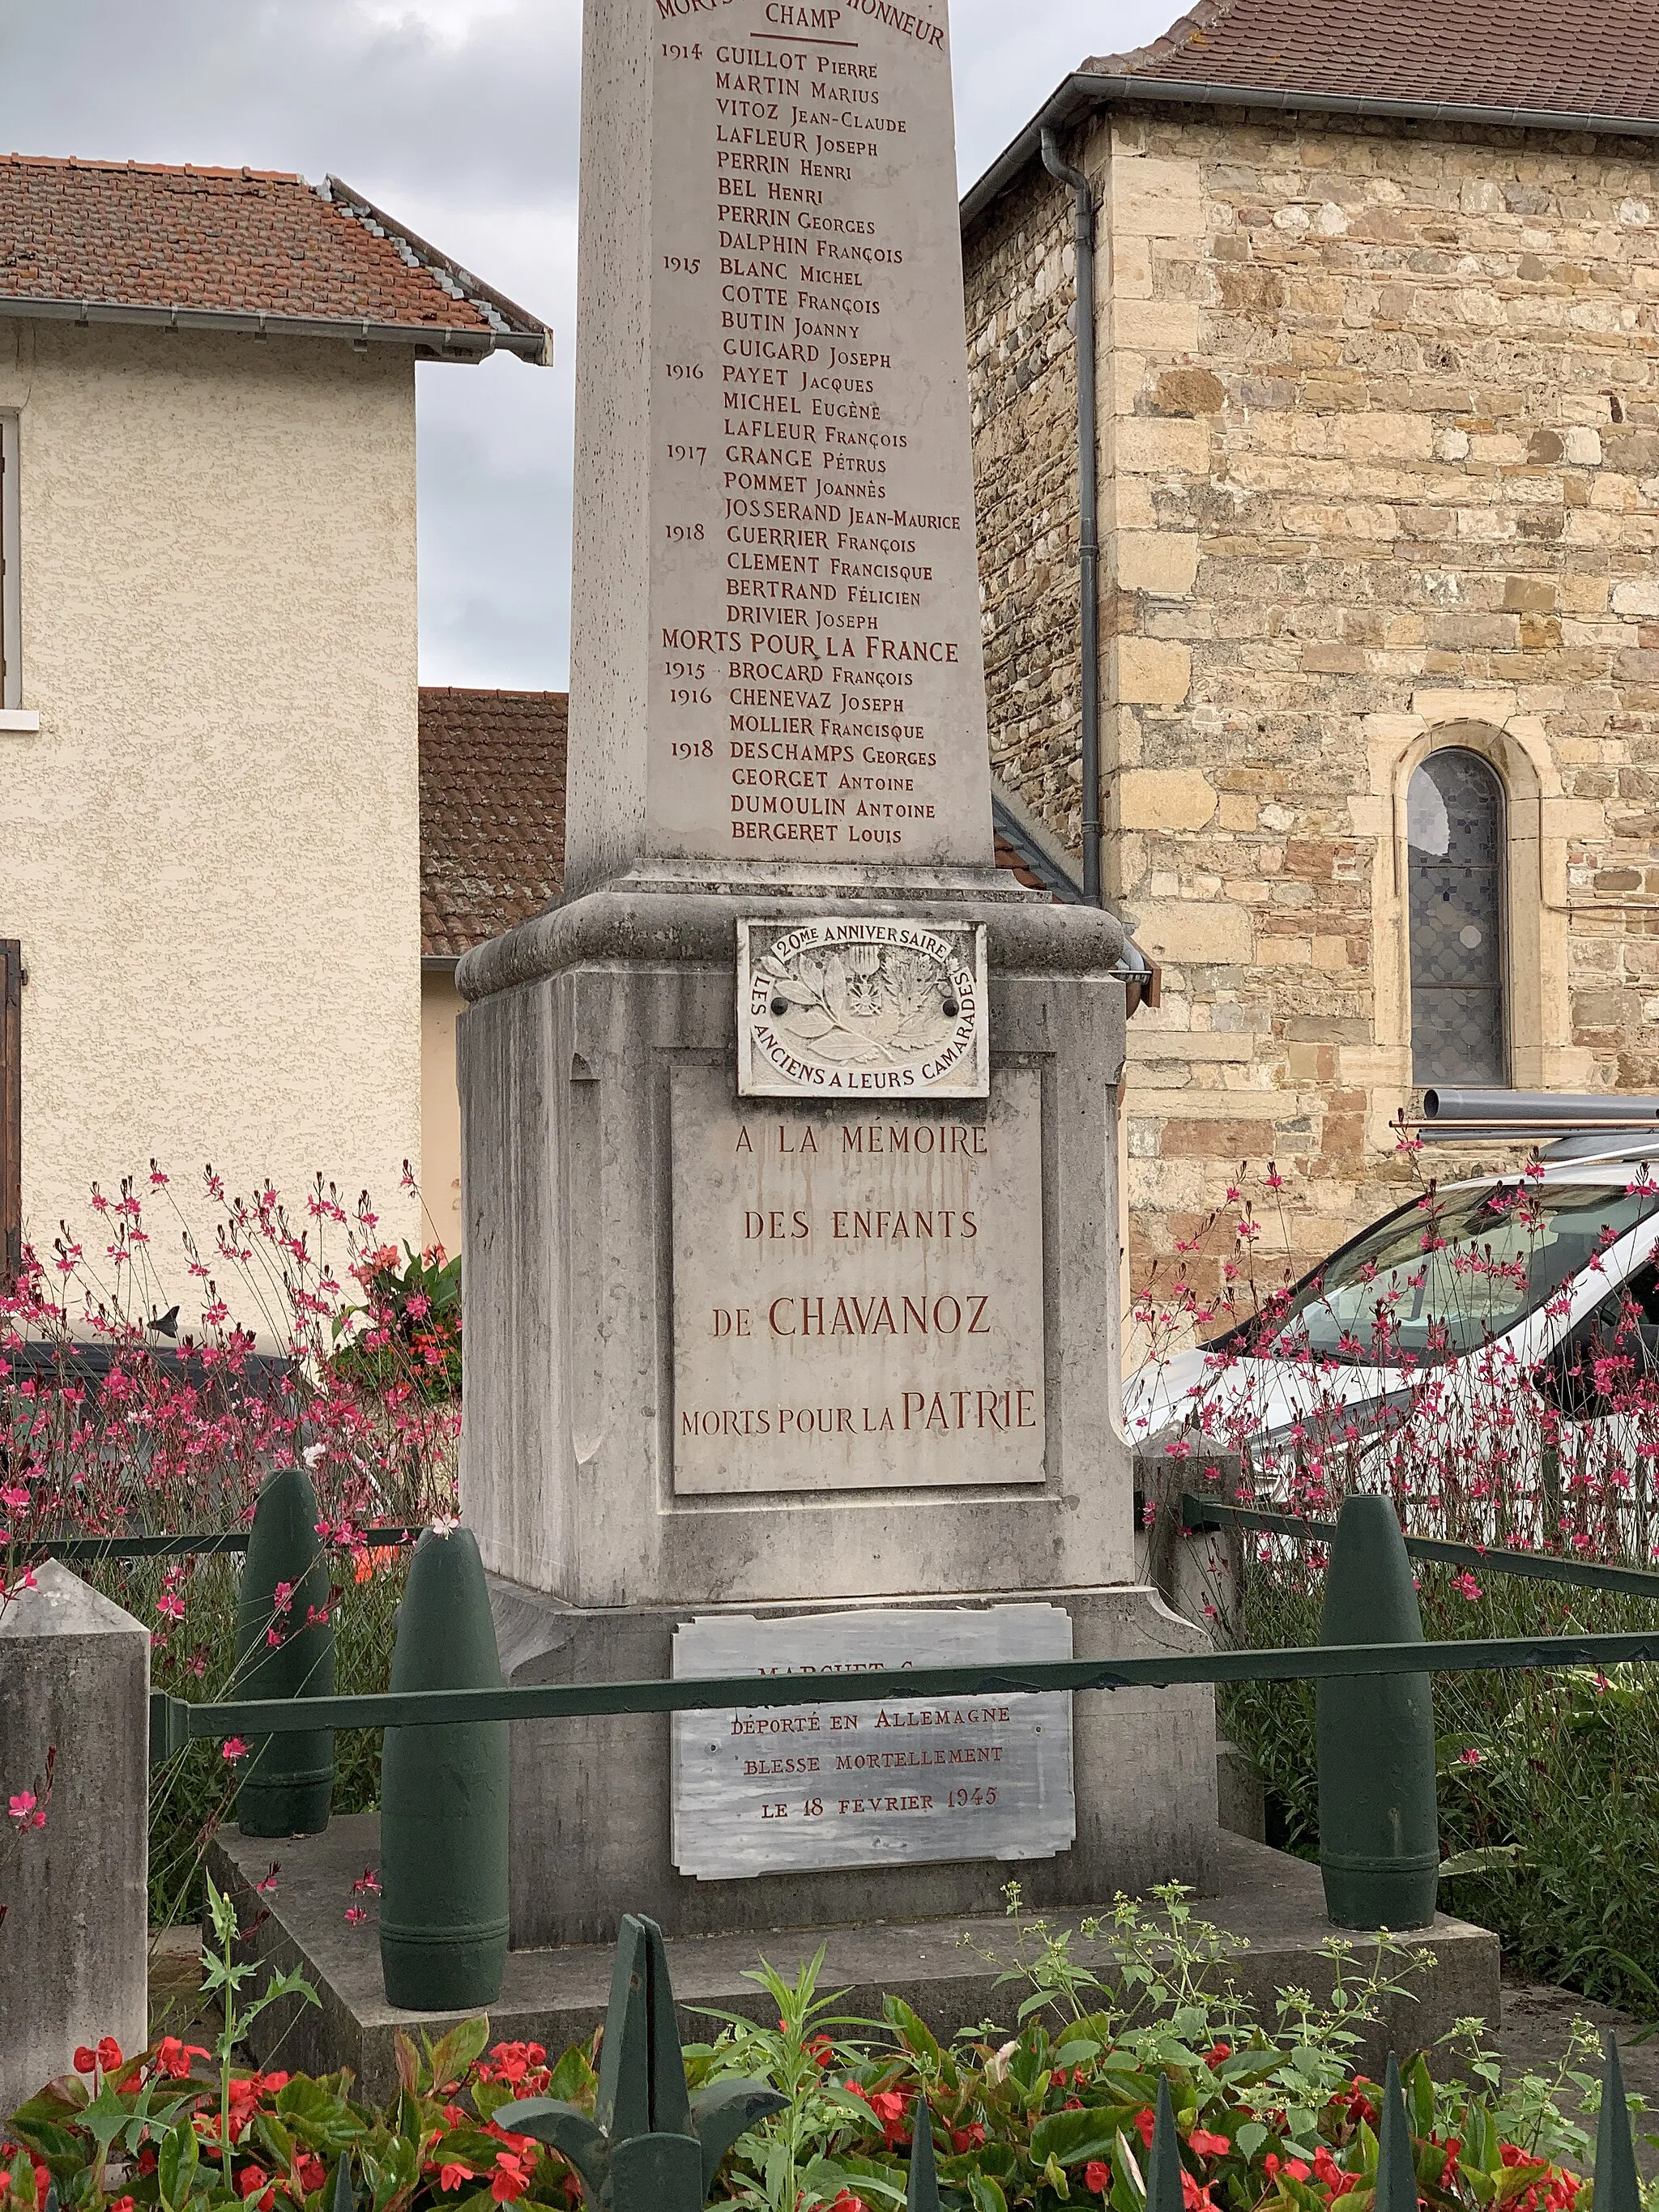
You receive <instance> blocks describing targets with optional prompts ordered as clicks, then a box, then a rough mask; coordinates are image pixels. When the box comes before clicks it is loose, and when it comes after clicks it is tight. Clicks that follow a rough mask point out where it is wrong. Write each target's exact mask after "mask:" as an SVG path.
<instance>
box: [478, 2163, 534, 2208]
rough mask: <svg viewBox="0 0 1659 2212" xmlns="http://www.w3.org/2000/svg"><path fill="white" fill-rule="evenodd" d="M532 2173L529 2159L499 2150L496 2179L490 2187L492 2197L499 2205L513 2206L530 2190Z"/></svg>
mask: <svg viewBox="0 0 1659 2212" xmlns="http://www.w3.org/2000/svg"><path fill="white" fill-rule="evenodd" d="M531 2172H532V2166H531V2162H530V2160H528V2159H525V2158H520V2157H516V2156H515V2155H514V2154H513V2152H512V2151H510V2150H498V2151H497V2152H496V2154H495V2178H494V2179H492V2181H491V2182H490V2185H489V2193H490V2195H491V2196H492V2197H494V2198H495V2202H496V2203H498V2204H511V2203H513V2201H514V2200H515V2199H516V2198H518V2197H522V2196H523V2195H524V2193H525V2191H526V2189H528V2188H529V2186H530V2176H531Z"/></svg>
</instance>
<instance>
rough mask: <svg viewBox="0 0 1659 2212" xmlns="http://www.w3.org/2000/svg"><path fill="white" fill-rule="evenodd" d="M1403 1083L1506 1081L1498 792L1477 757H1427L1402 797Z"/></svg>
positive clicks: (1454, 753) (1451, 751)
mask: <svg viewBox="0 0 1659 2212" xmlns="http://www.w3.org/2000/svg"><path fill="white" fill-rule="evenodd" d="M1406 846H1407V855H1406V879H1407V910H1408V915H1409V924H1410V929H1411V978H1412V1080H1413V1082H1414V1083H1419V1084H1422V1083H1449V1084H1466V1085H1472V1086H1474V1087H1476V1088H1479V1087H1480V1086H1481V1085H1493V1086H1502V1085H1504V1084H1506V1083H1507V1082H1508V1080H1509V1050H1508V1036H1507V1026H1508V1025H1507V1023H1506V1021H1505V1019H1504V1013H1505V1008H1504V789H1503V786H1502V785H1501V784H1500V783H1499V782H1498V778H1497V776H1496V775H1494V774H1493V772H1492V769H1490V768H1489V767H1488V766H1487V764H1486V762H1485V761H1484V760H1482V759H1481V757H1480V754H1479V753H1474V752H1466V751H1463V750H1460V749H1457V748H1455V747H1448V748H1447V749H1446V750H1444V751H1442V752H1437V753H1431V754H1430V755H1429V757H1428V758H1427V759H1426V760H1425V762H1424V763H1423V765H1422V766H1421V767H1420V768H1419V769H1418V770H1417V772H1416V774H1415V775H1413V778H1412V780H1411V782H1410V785H1409V786H1408V787H1407V793H1406Z"/></svg>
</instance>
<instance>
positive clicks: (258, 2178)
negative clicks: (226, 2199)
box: [236, 2160, 268, 2203]
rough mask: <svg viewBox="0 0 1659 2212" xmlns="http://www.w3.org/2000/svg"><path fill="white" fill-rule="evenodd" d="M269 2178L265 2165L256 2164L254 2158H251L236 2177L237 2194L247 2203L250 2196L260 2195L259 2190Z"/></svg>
mask: <svg viewBox="0 0 1659 2212" xmlns="http://www.w3.org/2000/svg"><path fill="white" fill-rule="evenodd" d="M267 2179H268V2176H267V2175H266V2172H265V2170H264V2166H256V2165H254V2164H253V2162H252V2160H249V2162H248V2164H247V2165H246V2166H244V2167H243V2168H242V2170H241V2172H240V2173H239V2174H238V2175H237V2177H236V2191H237V2194H238V2195H239V2196H240V2197H241V2198H242V2200H243V2202H244V2203H246V2201H247V2199H248V2198H249V2197H257V2196H258V2193H259V2191H261V2190H262V2189H263V2188H264V2185H265V2183H266V2180H267Z"/></svg>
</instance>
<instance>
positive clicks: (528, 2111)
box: [495, 1912, 938, 2212]
mask: <svg viewBox="0 0 1659 2212" xmlns="http://www.w3.org/2000/svg"><path fill="white" fill-rule="evenodd" d="M788 2101H789V2100H788V2099H787V2097H782V2096H780V2095H779V2094H778V2093H777V2091H776V2090H775V2089H770V2088H768V2087H767V2086H766V2085H765V2083H763V2082H761V2081H721V2082H718V2083H716V2084H715V2085H714V2087H712V2088H708V2089H703V2090H700V2091H699V2093H697V2095H696V2097H690V2096H688V2095H687V2093H686V2087H685V2060H684V2056H683V2054H682V2052H681V2050H680V2039H679V2030H678V2026H677V2024H676V2022H675V2018H674V1990H673V1985H672V1984H671V1982H670V1980H669V1978H668V1954H667V1952H666V1951H665V1949H664V1948H663V1940H662V1930H661V1929H660V1928H659V1927H658V1925H657V1923H656V1922H655V1921H654V1920H645V1919H641V1918H638V1917H635V1915H634V1914H633V1913H631V1912H629V1913H625V1914H624V1915H623V1923H622V1932H621V1934H620V1936H618V1937H617V1957H616V1963H615V1965H614V1966H613V1967H612V1968H611V2002H610V2006H609V2008H608V2009H607V2011H606V2013H605V2037H604V2039H603V2041H602V2042H601V2044H600V2045H599V2093H598V2095H597V2096H596V2098H595V2099H594V2103H593V2112H592V2118H589V2116H588V2115H587V2114H586V2112H582V2111H580V2109H579V2108H578V2107H577V2106H574V2105H568V2104H566V2103H564V2102H563V2101H562V2100H561V2099H558V2098H554V2097H520V2098H519V2099H517V2100H515V2101H514V2102H513V2103H512V2104H509V2105H503V2106H501V2107H500V2109H499V2110H498V2111H497V2112H496V2114H495V2119H496V2122H497V2124H498V2125H500V2126H501V2127H504V2128H507V2129H510V2130H512V2131H513V2134H515V2135H523V2136H534V2137H535V2139H536V2141H537V2142H544V2143H548V2144H550V2146H551V2147H552V2148H553V2149H555V2150H556V2151H558V2152H560V2153H561V2154H562V2156H564V2157H565V2158H568V2160H569V2161H570V2163H571V2165H572V2166H574V2167H575V2169H576V2172H578V2174H580V2177H581V2183H582V2188H583V2191H584V2193H585V2194H586V2198H587V2201H588V2203H589V2204H590V2205H592V2206H594V2207H596V2208H604V2212H702V2205H703V2204H704V2203H705V2202H706V2201H707V2199H708V2192H709V2191H710V2190H711V2189H712V2188H713V2187H714V2176H715V2174H716V2173H717V2172H719V2170H720V2160H722V2159H723V2158H724V2157H725V2155H726V2152H727V2151H728V2150H730V2149H731V2148H732V2144H733V2143H734V2142H736V2141H737V2139H738V2136H740V2135H742V2133H743V2132H744V2130H745V2129H746V2128H751V2127H753V2126H754V2124H755V2123H756V2121H757V2120H763V2119H764V2118H767V2116H768V2115H769V2113H772V2112H781V2111H782V2110H783V2109H784V2107H785V2106H786V2105H787V2103H788ZM913 2171H914V2154H913ZM937 2205H938V2192H937V2191H935V2193H934V2207H935V2208H937Z"/></svg>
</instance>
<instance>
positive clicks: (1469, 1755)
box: [1457, 1744, 1480, 1766]
mask: <svg viewBox="0 0 1659 2212" xmlns="http://www.w3.org/2000/svg"><path fill="white" fill-rule="evenodd" d="M1457 1764H1458V1765H1460V1766H1479V1765H1480V1753H1479V1752H1478V1751H1477V1750H1476V1749H1475V1747H1474V1745H1473V1744H1471V1745H1470V1746H1469V1747H1468V1750H1467V1751H1460V1752H1459V1753H1458V1754H1457Z"/></svg>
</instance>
